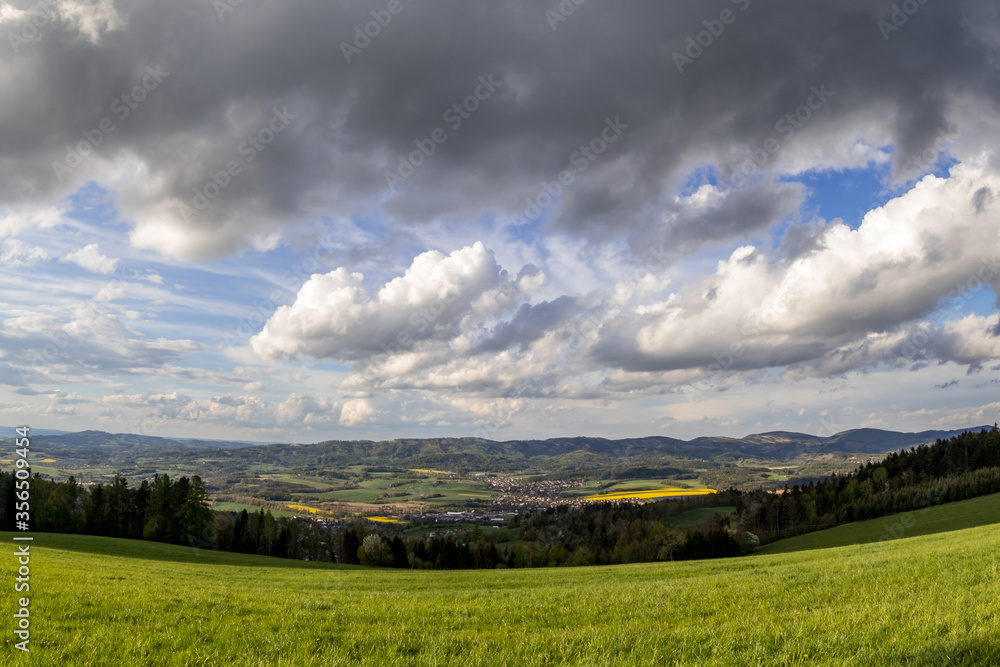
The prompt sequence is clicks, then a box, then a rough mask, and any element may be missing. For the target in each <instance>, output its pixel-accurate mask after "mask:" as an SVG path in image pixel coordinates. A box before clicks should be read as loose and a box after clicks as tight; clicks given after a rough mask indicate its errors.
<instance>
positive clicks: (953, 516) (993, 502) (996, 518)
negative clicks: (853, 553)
mask: <svg viewBox="0 0 1000 667" xmlns="http://www.w3.org/2000/svg"><path fill="white" fill-rule="evenodd" d="M994 523H1000V494H994V495H992V496H983V497H982V498H973V499H972V500H963V501H961V502H957V503H948V504H945V505H937V506H935V507H928V508H926V509H923V510H917V511H916V512H906V513H904V514H896V515H893V516H887V517H882V518H881V519H872V520H870V521H859V522H857V523H849V524H846V525H843V526H837V527H836V528H828V529H827V530H820V531H817V532H815V533H807V534H805V535H799V536H798V537H789V538H786V539H784V540H778V541H777V542H772V543H771V544H767V545H765V546H763V547H762V548H761V550H760V552H761V553H788V552H792V551H803V550H806V549H827V548H830V547H843V546H848V545H851V544H867V543H869V542H879V541H885V540H886V539H893V540H895V539H899V538H902V537H917V536H920V535H931V534H933V533H941V532H946V531H950V530H960V529H962V528H973V527H975V526H986V525H989V524H994Z"/></svg>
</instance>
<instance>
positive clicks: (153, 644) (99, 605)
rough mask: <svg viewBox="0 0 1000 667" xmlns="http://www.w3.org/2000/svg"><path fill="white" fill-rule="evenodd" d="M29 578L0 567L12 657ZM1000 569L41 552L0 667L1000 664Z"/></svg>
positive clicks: (115, 544)
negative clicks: (450, 566) (413, 563)
mask: <svg viewBox="0 0 1000 667" xmlns="http://www.w3.org/2000/svg"><path fill="white" fill-rule="evenodd" d="M0 538H2V539H3V540H4V541H6V542H7V544H8V545H10V544H12V542H11V540H10V538H11V535H10V534H9V533H0ZM4 551H5V552H8V553H9V552H13V548H10V547H8V548H7V549H4ZM12 561H13V558H11V557H10V556H9V555H8V556H6V557H4V562H3V564H2V566H0V567H2V570H0V571H2V572H3V581H2V583H0V585H2V587H3V589H4V591H5V593H4V600H5V605H4V606H5V609H4V618H5V619H7V620H6V621H4V627H5V635H6V637H5V639H6V638H7V637H11V634H10V620H9V619H10V613H12V611H13V602H12V601H11V599H12V597H13V596H12V595H10V594H8V593H7V592H6V591H11V590H12V581H11V579H12V572H13V565H12ZM998 561H1000V527H997V526H985V527H980V528H972V529H967V530H962V531H957V532H951V533H943V534H940V535H930V536H926V537H917V538H913V539H906V540H897V541H894V542H887V543H880V544H870V545H864V546H856V547H844V548H839V549H828V550H818V551H807V552H801V553H792V554H779V555H766V556H754V557H750V558H744V559H735V560H725V561H701V562H688V563H659V564H646V565H631V566H618V567H605V568H564V569H541V570H495V571H481V572H414V571H409V570H403V571H393V570H369V569H363V568H345V567H336V566H322V565H318V564H310V563H298V562H289V561H277V560H272V559H267V558H262V557H246V556H237V555H233V554H221V553H212V552H208V553H206V552H197V551H194V550H192V549H186V548H182V547H171V546H165V545H157V544H151V543H145V542H131V541H126V540H110V539H102V538H93V537H82V536H66V535H38V536H36V541H35V542H34V546H33V547H32V559H31V568H32V571H31V577H32V578H31V584H32V607H31V609H32V613H33V616H32V619H33V622H32V630H33V633H32V644H31V648H32V651H31V654H30V655H29V656H25V655H24V654H22V653H21V652H19V651H15V650H13V649H12V648H11V644H8V643H5V642H3V641H2V640H0V644H2V646H3V647H4V648H3V649H0V653H2V658H0V663H3V664H11V665H21V664H23V665H130V666H131V665H288V666H302V665H356V664H362V665H511V666H514V665H568V664H581V665H672V664H677V665H809V664H820V665H881V664H885V665H899V664H908V665H997V664H1000V630H998V617H1000V615H998V613H997V612H998V605H1000V603H998V602H997V600H998V599H1000V571H998V569H1000V568H998Z"/></svg>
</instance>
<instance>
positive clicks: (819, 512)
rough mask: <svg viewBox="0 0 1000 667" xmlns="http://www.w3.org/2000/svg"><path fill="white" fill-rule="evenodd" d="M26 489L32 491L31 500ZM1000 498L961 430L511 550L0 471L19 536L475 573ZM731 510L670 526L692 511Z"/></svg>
mask: <svg viewBox="0 0 1000 667" xmlns="http://www.w3.org/2000/svg"><path fill="white" fill-rule="evenodd" d="M25 491H27V492H28V493H27V494H26V493H25ZM993 493H1000V430H998V428H997V426H996V425H994V427H993V429H991V430H983V431H981V432H979V433H972V432H966V433H964V434H962V435H960V436H957V437H954V438H951V439H950V440H938V441H937V442H936V443H934V444H933V445H921V446H919V447H916V448H912V449H909V450H904V451H900V452H894V453H891V454H889V455H888V456H886V457H885V458H884V459H883V460H882V461H879V462H870V463H867V464H865V465H863V466H861V467H859V468H858V469H857V470H855V471H854V472H852V473H850V474H847V475H833V476H831V477H828V478H826V479H823V480H820V481H817V482H810V483H809V484H806V485H795V486H792V487H791V488H786V489H785V490H784V491H783V492H780V493H769V492H765V491H751V492H746V491H738V490H735V489H729V490H726V491H722V492H720V493H718V494H714V495H711V496H700V497H697V498H690V499H685V500H671V501H660V502H652V503H642V502H621V501H618V502H613V503H612V502H595V503H584V504H582V505H580V506H560V507H556V508H553V509H550V510H546V511H544V512H538V513H534V514H525V515H520V516H517V517H515V518H514V519H512V520H511V522H510V523H509V525H508V528H509V529H513V530H516V531H517V538H518V539H517V540H516V541H515V544H514V546H505V547H501V546H498V539H497V537H496V536H495V535H494V534H491V533H490V532H489V531H488V530H487V531H484V530H480V529H479V528H478V527H477V528H476V529H475V530H473V531H471V532H470V533H468V534H467V535H464V536H462V537H458V536H455V535H448V536H428V537H410V538H405V537H402V536H401V535H400V534H399V529H398V528H396V527H392V526H389V527H385V528H381V527H380V528H379V529H377V530H376V529H375V528H373V527H372V526H371V525H370V524H369V523H368V522H365V521H356V522H353V523H351V522H346V523H342V524H340V525H336V526H334V525H324V524H321V523H319V522H316V521H312V520H309V519H294V518H293V519H288V518H278V519H276V518H274V517H273V516H272V515H271V513H270V512H265V511H263V510H261V511H260V512H256V513H248V512H247V511H246V510H243V511H241V512H220V511H214V510H212V509H211V507H210V502H209V496H208V493H207V491H206V490H205V488H204V486H203V484H202V480H201V479H200V478H199V477H198V476H197V475H194V476H192V477H191V478H187V477H179V478H177V479H171V478H170V477H168V476H167V475H159V476H156V477H154V479H153V480H152V481H143V482H142V483H141V484H139V485H138V486H136V487H134V488H133V487H130V486H129V484H128V482H127V481H126V480H125V479H124V478H122V477H121V476H116V477H115V479H114V481H113V482H111V483H109V484H94V485H90V486H86V487H84V486H81V485H79V484H77V482H76V481H75V480H74V479H73V478H72V477H70V478H69V479H68V480H66V481H64V482H55V481H53V480H47V479H42V478H41V477H39V476H38V475H35V476H33V477H30V478H29V479H17V478H16V477H15V475H14V473H12V472H3V473H0V527H2V528H3V529H4V530H13V529H14V527H15V516H16V513H17V512H18V511H21V510H19V508H18V503H23V502H24V498H26V497H28V494H30V499H31V508H32V516H31V523H32V525H31V528H32V529H33V530H35V531H38V532H58V533H78V534H87V535H101V536H107V537H120V538H129V539H145V540H153V541H158V542H167V543H172V544H183V545H189V546H193V547H196V548H204V549H216V550H222V551H232V552H239V553H248V554H260V555H266V556H277V557H282V558H297V559H308V560H318V561H336V562H342V563H349V564H364V565H372V566H381V567H401V568H402V567H415V568H430V569H470V568H495V567H544V566H562V565H603V564H617V563H637V562H648V561H654V560H691V559H703V558H722V557H731V556H740V555H743V554H747V553H752V552H753V551H754V550H755V548H756V547H757V546H759V545H760V544H763V543H768V542H772V541H774V540H777V539H781V538H784V537H789V536H793V535H800V534H803V533H806V532H810V531H815V530H820V529H823V528H829V527H833V526H837V525H841V524H844V523H851V522H854V521H860V520H865V519H873V518H878V517H882V516H888V515H891V514H898V513H901V512H909V511H913V510H918V509H923V508H926V507H930V506H933V505H940V504H943V503H948V502H954V501H959V500H965V499H968V498H974V497H978V496H984V495H988V494H993ZM724 507H735V508H736V511H735V512H732V513H725V512H723V513H718V514H713V513H712V512H711V511H709V512H707V516H706V518H703V519H701V520H698V521H694V522H689V523H685V524H683V525H674V522H672V519H674V518H675V517H678V516H679V515H681V514H684V513H690V512H692V511H693V510H711V508H724Z"/></svg>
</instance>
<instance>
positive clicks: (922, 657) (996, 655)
mask: <svg viewBox="0 0 1000 667" xmlns="http://www.w3.org/2000/svg"><path fill="white" fill-rule="evenodd" d="M899 658H900V664H906V665H928V666H929V665H934V667H938V666H939V665H984V666H986V665H989V666H995V665H1000V640H987V639H982V638H975V639H964V640H962V641H958V642H948V643H946V644H940V645H938V646H934V647H932V648H928V649H925V650H923V651H919V652H916V653H908V654H903V655H902V656H899Z"/></svg>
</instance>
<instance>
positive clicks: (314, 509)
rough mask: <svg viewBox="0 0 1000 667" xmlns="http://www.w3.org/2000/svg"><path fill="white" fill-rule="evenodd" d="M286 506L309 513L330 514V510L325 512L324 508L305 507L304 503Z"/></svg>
mask: <svg viewBox="0 0 1000 667" xmlns="http://www.w3.org/2000/svg"><path fill="white" fill-rule="evenodd" d="M288 507H289V508H291V509H293V510H297V511H299V512H310V513H311V514H332V512H327V511H326V510H320V509H316V508H315V507H306V506H305V505H289V506H288Z"/></svg>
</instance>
